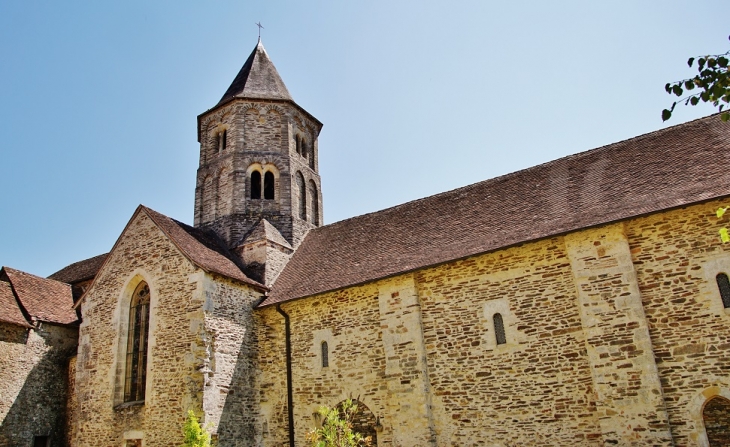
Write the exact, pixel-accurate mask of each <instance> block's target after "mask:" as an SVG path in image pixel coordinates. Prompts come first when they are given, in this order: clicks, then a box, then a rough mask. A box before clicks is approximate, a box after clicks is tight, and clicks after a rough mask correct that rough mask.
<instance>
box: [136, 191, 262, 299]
mask: <svg viewBox="0 0 730 447" xmlns="http://www.w3.org/2000/svg"><path fill="white" fill-rule="evenodd" d="M140 209H141V210H142V211H144V212H145V213H147V215H148V216H149V217H150V219H152V221H153V222H154V223H155V224H156V225H157V227H158V228H160V230H162V232H163V233H165V234H166V235H167V236H168V237H169V238H170V240H171V241H172V242H173V243H174V244H175V246H177V248H179V249H180V251H181V252H182V253H183V255H185V257H187V258H188V259H189V260H190V261H191V262H192V263H193V264H195V265H197V266H198V267H200V268H201V269H203V270H205V271H206V272H210V273H216V274H218V275H221V276H225V277H227V278H230V279H234V280H237V281H240V282H243V283H246V284H249V285H252V286H255V287H257V288H259V289H263V290H268V289H267V287H266V286H264V285H263V284H261V283H259V282H256V281H254V280H252V279H251V278H249V277H248V276H246V274H244V273H243V272H242V271H241V269H240V268H239V267H238V266H237V265H236V263H235V262H234V261H233V259H234V256H233V255H232V254H231V253H230V252H229V251H228V249H227V248H225V247H224V245H223V243H222V242H221V241H220V240H219V239H218V237H217V236H216V235H215V234H214V233H213V232H208V231H203V230H201V229H199V228H194V227H191V226H189V225H186V224H184V223H182V222H178V221H177V220H175V219H172V218H170V217H167V216H165V215H164V214H160V213H158V212H157V211H154V210H152V209H150V208H147V207H146V206H142V205H140Z"/></svg>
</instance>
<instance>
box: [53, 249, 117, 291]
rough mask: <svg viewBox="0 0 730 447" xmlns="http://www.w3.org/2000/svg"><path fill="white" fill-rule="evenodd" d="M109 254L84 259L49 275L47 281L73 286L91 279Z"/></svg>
mask: <svg viewBox="0 0 730 447" xmlns="http://www.w3.org/2000/svg"><path fill="white" fill-rule="evenodd" d="M108 255H109V253H104V254H101V255H97V256H94V257H93V258H89V259H84V260H83V261H78V262H74V263H73V264H70V265H67V266H66V267H64V268H62V269H61V270H59V271H57V272H56V273H54V274H52V275H50V276H49V277H48V278H49V279H54V280H56V281H61V282H65V283H68V284H75V283H78V282H81V281H86V280H89V279H92V278H93V277H94V276H96V273H97V272H98V271H99V269H100V268H101V266H102V264H104V261H105V260H106V257H107V256H108Z"/></svg>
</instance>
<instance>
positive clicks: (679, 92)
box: [672, 85, 683, 96]
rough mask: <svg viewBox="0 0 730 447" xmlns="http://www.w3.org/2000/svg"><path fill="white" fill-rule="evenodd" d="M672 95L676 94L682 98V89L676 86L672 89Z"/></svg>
mask: <svg viewBox="0 0 730 447" xmlns="http://www.w3.org/2000/svg"><path fill="white" fill-rule="evenodd" d="M672 93H674V94H675V95H677V96H682V93H683V90H682V87H680V86H678V85H675V86H674V87H672Z"/></svg>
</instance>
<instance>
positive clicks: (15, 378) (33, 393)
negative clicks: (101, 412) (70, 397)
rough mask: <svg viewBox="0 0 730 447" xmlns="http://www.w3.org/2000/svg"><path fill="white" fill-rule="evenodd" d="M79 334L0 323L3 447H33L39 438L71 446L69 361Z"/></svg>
mask: <svg viewBox="0 0 730 447" xmlns="http://www.w3.org/2000/svg"><path fill="white" fill-rule="evenodd" d="M77 337H78V329H77V328H76V327H66V326H57V325H53V324H48V323H40V326H39V327H38V328H36V329H26V328H23V327H20V326H15V325H11V324H7V323H0V371H2V378H3V379H2V381H0V446H3V447H6V446H7V447H11V446H12V447H14V446H30V445H32V443H33V438H34V436H49V437H50V439H51V446H52V447H61V446H65V445H67V444H66V426H65V417H66V399H67V382H66V378H67V377H68V370H67V365H68V360H69V358H70V357H71V356H72V355H73V354H74V353H75V352H76V343H77Z"/></svg>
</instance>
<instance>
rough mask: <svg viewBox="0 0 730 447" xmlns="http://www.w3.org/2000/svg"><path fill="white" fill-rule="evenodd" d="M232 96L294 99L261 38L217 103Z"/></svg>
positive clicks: (221, 102) (225, 100)
mask: <svg viewBox="0 0 730 447" xmlns="http://www.w3.org/2000/svg"><path fill="white" fill-rule="evenodd" d="M232 98H253V99H280V100H288V101H292V97H291V95H290V94H289V90H287V88H286V85H284V81H282V79H281V76H279V72H278V71H276V67H274V64H273V63H272V62H271V59H269V55H268V54H266V50H265V49H264V45H263V44H262V43H261V40H259V41H258V43H257V44H256V48H254V49H253V51H252V52H251V55H250V56H249V57H248V59H246V62H245V63H244V64H243V67H241V71H239V72H238V75H236V78H235V79H234V80H233V82H232V83H231V86H230V87H228V90H226V93H224V94H223V97H222V98H221V100H220V101H218V104H217V105H221V104H223V103H224V102H228V101H229V100H230V99H232Z"/></svg>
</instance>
